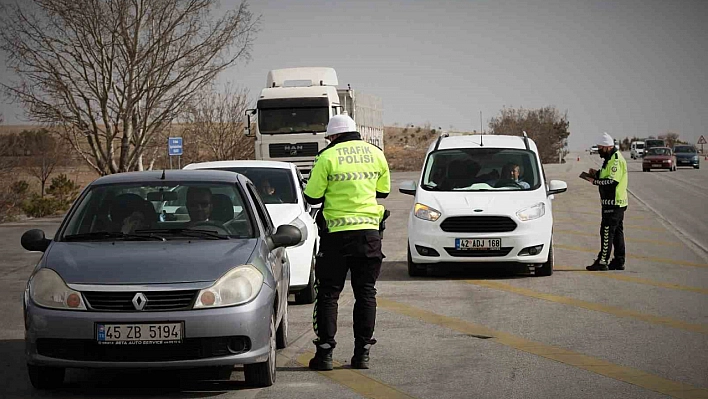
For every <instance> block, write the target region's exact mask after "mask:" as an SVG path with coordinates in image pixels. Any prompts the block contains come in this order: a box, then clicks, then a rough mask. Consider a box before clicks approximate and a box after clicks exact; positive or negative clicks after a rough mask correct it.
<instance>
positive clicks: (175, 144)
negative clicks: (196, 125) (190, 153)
mask: <svg viewBox="0 0 708 399" xmlns="http://www.w3.org/2000/svg"><path fill="white" fill-rule="evenodd" d="M167 150H168V154H169V155H174V156H180V155H182V137H170V138H168V139H167Z"/></svg>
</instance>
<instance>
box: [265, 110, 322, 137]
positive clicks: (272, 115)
mask: <svg viewBox="0 0 708 399" xmlns="http://www.w3.org/2000/svg"><path fill="white" fill-rule="evenodd" d="M258 115H259V116H258V130H259V131H260V133H261V134H279V133H311V132H324V131H325V130H327V123H328V122H329V109H328V108H327V107H317V108H268V109H262V110H260V111H259V113H258Z"/></svg>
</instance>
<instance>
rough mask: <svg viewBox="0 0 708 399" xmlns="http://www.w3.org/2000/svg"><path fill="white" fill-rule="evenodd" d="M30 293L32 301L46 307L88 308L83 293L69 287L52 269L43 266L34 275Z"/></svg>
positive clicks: (65, 308)
mask: <svg viewBox="0 0 708 399" xmlns="http://www.w3.org/2000/svg"><path fill="white" fill-rule="evenodd" d="M29 293H30V298H32V301H33V302H34V303H36V304H37V305H39V306H41V307H44V308H51V309H64V310H86V304H85V303H84V299H83V298H82V297H81V293H80V292H78V291H74V290H72V289H71V288H69V286H67V285H66V283H65V282H64V280H63V279H62V278H61V277H60V276H59V274H58V273H57V272H55V271H54V270H52V269H47V268H42V269H39V271H38V272H37V273H35V274H34V275H32V277H31V278H30V282H29Z"/></svg>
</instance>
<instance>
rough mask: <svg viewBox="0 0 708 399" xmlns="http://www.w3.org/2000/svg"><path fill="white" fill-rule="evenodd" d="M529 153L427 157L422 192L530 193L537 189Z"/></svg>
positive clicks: (459, 152) (457, 152) (469, 151)
mask: <svg viewBox="0 0 708 399" xmlns="http://www.w3.org/2000/svg"><path fill="white" fill-rule="evenodd" d="M537 165H538V163H537V161H536V156H535V155H534V153H533V152H531V151H526V150H517V149H501V148H458V149H449V150H440V151H434V152H432V153H430V155H429V156H428V160H427V162H426V166H425V172H424V174H423V185H422V186H423V189H425V190H435V191H491V190H495V191H497V190H502V191H507V190H533V189H536V188H538V187H539V186H540V185H541V178H540V176H539V171H538V166H537Z"/></svg>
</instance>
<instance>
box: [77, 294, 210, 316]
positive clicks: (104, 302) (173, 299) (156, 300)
mask: <svg viewBox="0 0 708 399" xmlns="http://www.w3.org/2000/svg"><path fill="white" fill-rule="evenodd" d="M197 292H198V291H197V290H188V291H146V292H143V295H145V298H146V299H147V302H146V303H145V307H144V308H143V309H142V310H143V311H147V312H150V311H153V312H155V311H158V312H159V311H170V310H186V309H191V307H192V304H193V303H194V299H195V297H196V296H197ZM83 294H84V298H86V303H87V305H88V307H89V309H92V310H100V311H108V312H135V311H136V309H135V306H134V305H133V298H134V297H135V294H137V292H130V291H126V292H107V291H100V292H99V291H88V292H84V293H83Z"/></svg>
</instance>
